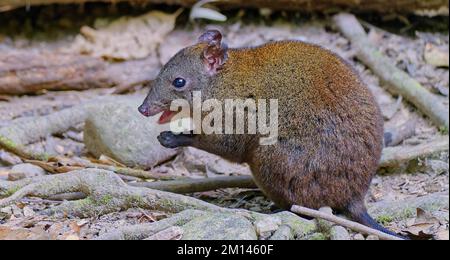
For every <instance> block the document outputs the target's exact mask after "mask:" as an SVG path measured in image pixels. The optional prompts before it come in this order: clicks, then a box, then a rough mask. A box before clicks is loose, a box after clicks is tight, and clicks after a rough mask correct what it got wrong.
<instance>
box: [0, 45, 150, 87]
mask: <svg viewBox="0 0 450 260" xmlns="http://www.w3.org/2000/svg"><path fill="white" fill-rule="evenodd" d="M158 69H159V64H155V62H154V61H152V60H151V59H144V60H134V61H127V62H117V63H109V62H106V61H104V60H102V59H98V58H93V57H89V56H85V55H75V54H66V53H53V52H33V51H13V52H6V53H0V94H10V95H11V94H13V95H20V94H29V93H38V92H41V91H44V90H85V89H90V88H106V87H117V88H126V87H129V86H133V85H138V84H145V83H147V82H149V81H150V80H151V79H152V78H153V77H154V76H155V74H156V72H157V70H158Z"/></svg>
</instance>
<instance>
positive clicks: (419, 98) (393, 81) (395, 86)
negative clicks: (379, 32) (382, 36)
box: [334, 13, 449, 129]
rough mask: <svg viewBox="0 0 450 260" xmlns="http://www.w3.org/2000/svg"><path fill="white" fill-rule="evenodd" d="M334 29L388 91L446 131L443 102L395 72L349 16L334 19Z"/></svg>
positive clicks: (446, 119)
mask: <svg viewBox="0 0 450 260" xmlns="http://www.w3.org/2000/svg"><path fill="white" fill-rule="evenodd" d="M334 22H335V24H336V26H337V28H338V29H339V30H340V31H341V32H342V33H343V34H344V35H345V37H347V38H348V39H349V40H350V41H351V42H352V44H353V46H354V47H355V48H356V50H357V54H356V56H357V57H358V59H360V60H361V61H362V62H363V63H364V64H366V65H367V66H368V67H369V68H370V69H371V70H372V71H373V72H374V73H375V74H377V75H378V76H379V77H380V78H381V79H382V80H383V81H385V82H386V83H388V84H387V88H388V90H389V91H391V92H393V93H395V94H399V95H402V96H403V97H404V98H406V99H407V100H408V101H409V102H411V103H412V104H413V105H414V106H416V107H417V108H418V109H419V110H420V111H421V112H422V113H423V114H425V115H426V116H428V117H429V118H430V119H431V120H432V121H433V123H435V124H436V125H437V126H438V127H441V126H444V127H446V128H447V129H448V127H449V110H448V107H446V106H445V105H444V104H443V102H442V100H441V99H439V98H438V97H437V96H436V95H434V94H432V93H431V92H430V91H428V90H427V89H425V88H424V87H422V85H421V84H420V83H419V82H418V81H417V80H415V79H413V78H411V77H410V76H409V75H408V74H407V73H406V72H404V71H402V70H400V69H398V68H397V67H396V66H395V65H394V64H395V63H394V62H392V61H391V60H389V59H388V58H386V57H385V56H383V54H382V53H381V52H379V51H378V50H377V49H376V47H375V46H374V45H373V44H372V43H371V42H370V41H369V39H368V37H367V35H366V32H365V31H364V28H363V27H362V25H361V24H360V23H359V22H358V20H357V19H356V17H355V16H353V15H351V14H345V13H342V14H339V15H336V16H334Z"/></svg>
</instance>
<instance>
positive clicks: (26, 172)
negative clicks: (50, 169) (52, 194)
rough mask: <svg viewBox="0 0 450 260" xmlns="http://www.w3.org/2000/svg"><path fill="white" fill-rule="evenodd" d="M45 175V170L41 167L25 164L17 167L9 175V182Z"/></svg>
mask: <svg viewBox="0 0 450 260" xmlns="http://www.w3.org/2000/svg"><path fill="white" fill-rule="evenodd" d="M43 175H45V170H44V169H42V168H41V167H39V166H36V165H33V164H29V163H24V164H18V165H15V166H14V167H13V168H12V169H11V172H10V173H9V174H8V180H10V181H17V180H21V179H25V178H33V177H38V176H43Z"/></svg>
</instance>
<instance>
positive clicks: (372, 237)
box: [366, 235, 380, 240]
mask: <svg viewBox="0 0 450 260" xmlns="http://www.w3.org/2000/svg"><path fill="white" fill-rule="evenodd" d="M366 240H380V238H379V237H377V236H374V235H368V236H367V238H366Z"/></svg>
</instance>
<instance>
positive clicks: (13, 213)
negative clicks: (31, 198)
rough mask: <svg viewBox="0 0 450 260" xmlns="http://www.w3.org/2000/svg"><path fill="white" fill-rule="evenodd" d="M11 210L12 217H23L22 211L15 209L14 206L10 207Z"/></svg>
mask: <svg viewBox="0 0 450 260" xmlns="http://www.w3.org/2000/svg"><path fill="white" fill-rule="evenodd" d="M11 209H12V216H14V217H21V216H23V212H22V210H21V209H20V208H19V207H17V206H16V205H11Z"/></svg>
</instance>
